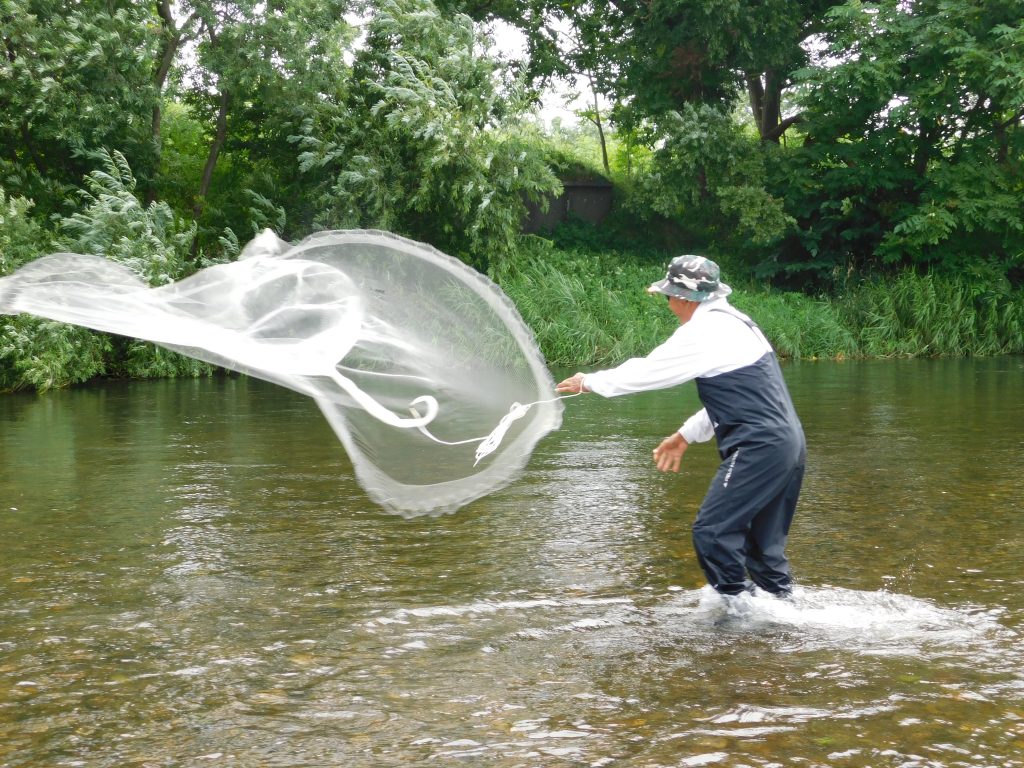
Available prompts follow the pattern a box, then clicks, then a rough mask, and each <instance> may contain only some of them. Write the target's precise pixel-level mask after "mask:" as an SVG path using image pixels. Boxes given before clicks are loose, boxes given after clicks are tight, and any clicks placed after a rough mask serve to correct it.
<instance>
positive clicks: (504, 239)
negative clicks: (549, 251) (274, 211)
mask: <svg viewBox="0 0 1024 768" xmlns="http://www.w3.org/2000/svg"><path fill="white" fill-rule="evenodd" d="M486 48H487V41H486V40H484V39H482V38H480V37H479V36H478V34H477V33H476V31H475V30H474V27H473V24H472V22H471V21H470V19H469V18H467V17H465V16H455V17H453V18H445V17H444V16H442V15H441V14H440V13H438V11H437V10H436V8H435V7H434V6H433V5H432V4H431V3H430V2H429V0H385V1H384V2H381V3H380V4H379V6H378V7H377V9H376V12H375V14H374V16H373V18H372V19H371V21H370V23H369V24H368V26H367V36H366V40H365V44H364V46H363V47H362V48H361V49H360V50H359V51H357V52H356V54H355V61H354V64H353V77H352V83H351V87H350V89H349V91H348V92H347V93H346V94H345V97H344V99H343V100H342V101H340V102H339V103H337V104H334V105H331V106H330V107H329V108H328V109H326V110H325V111H324V113H323V114H322V115H321V116H320V117H319V118H318V119H317V120H315V121H310V122H309V123H308V124H307V126H306V128H305V130H304V136H303V139H302V147H303V149H304V150H305V151H304V153H303V155H302V168H303V170H304V171H306V172H307V173H309V174H310V176H309V178H310V179H311V180H313V181H316V182H318V183H319V188H320V190H321V201H320V204H321V210H322V213H321V215H320V216H319V217H318V223H319V224H321V225H323V226H330V227H339V226H364V227H379V228H383V229H391V230H395V231H398V232H401V233H403V234H406V235H409V236H411V237H414V238H418V239H422V240H425V241H427V242H430V243H432V244H434V245H436V246H437V247H439V248H442V249H444V250H446V251H448V252H450V253H453V254H455V255H458V256H460V257H462V258H463V259H465V260H466V261H470V262H473V263H475V264H476V265H477V266H478V267H481V268H486V267H487V266H488V264H489V262H490V260H491V258H493V257H497V258H501V257H502V256H505V255H508V254H509V253H510V252H511V250H512V248H513V245H514V242H515V239H516V237H517V235H518V232H519V226H520V222H521V220H522V217H523V215H524V214H525V205H524V202H523V197H524V195H525V196H529V197H532V198H534V199H540V198H541V197H542V196H543V195H544V194H545V193H548V192H551V191H553V190H555V189H556V188H557V181H556V180H555V178H554V176H553V175H552V173H551V172H550V170H549V169H548V168H547V166H546V165H545V164H544V162H543V157H542V153H541V152H540V151H539V146H538V144H537V142H536V138H535V137H534V135H533V134H532V133H531V132H530V130H529V129H528V128H527V127H525V126H523V125H522V124H521V123H519V122H517V121H516V119H515V118H516V115H517V114H518V113H519V112H522V111H523V110H524V108H525V100H524V99H523V97H522V94H521V92H520V90H519V88H518V86H517V84H516V83H514V82H512V83H510V82H506V83H504V84H503V85H502V84H499V77H500V73H499V71H498V68H497V66H496V63H495V61H494V60H493V59H490V58H488V57H487V56H486V55H485V54H484V51H485V50H486Z"/></svg>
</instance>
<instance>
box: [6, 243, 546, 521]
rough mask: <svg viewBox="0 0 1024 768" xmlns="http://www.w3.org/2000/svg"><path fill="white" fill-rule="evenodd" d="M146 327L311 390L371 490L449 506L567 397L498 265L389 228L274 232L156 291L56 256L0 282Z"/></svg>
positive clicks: (43, 306)
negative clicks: (293, 240) (497, 275)
mask: <svg viewBox="0 0 1024 768" xmlns="http://www.w3.org/2000/svg"><path fill="white" fill-rule="evenodd" d="M19 312H27V313H31V314H34V315H39V316H41V317H46V318H50V319H53V320H59V321H63V322H67V323H73V324H76V325H82V326H86V327H89V328H94V329H96V330H100V331H107V332H110V333H115V334H120V335H123V336H129V337H132V338H138V339H145V340H147V341H152V342H155V343H157V344H159V345H161V346H164V347H167V348H169V349H173V350H176V351H178V352H182V353H184V354H186V355H189V356H191V357H195V358H198V359H200V360H205V361H208V362H211V363H214V364H216V365H219V366H223V367H225V368H229V369H232V370H235V371H239V372H242V373H245V374H249V375H251V376H255V377H258V378H261V379H266V380H268V381H272V382H275V383H277V384H280V385H282V386H285V387H288V388H290V389H293V390H296V391H298V392H301V393H303V394H305V395H308V396H310V397H312V398H313V399H314V400H315V401H316V403H317V405H319V407H320V409H321V410H322V411H323V413H324V415H325V416H326V418H327V420H328V421H329V422H330V424H331V427H332V428H333V429H334V431H335V433H337V435H338V437H339V438H340V439H341V441H342V443H343V444H344V446H345V448H346V450H347V451H348V454H349V457H350V458H351V460H352V464H353V466H354V467H355V471H356V475H357V477H358V479H359V481H360V482H361V484H362V485H363V487H364V488H365V489H366V491H367V493H368V494H369V496H370V497H371V498H372V499H374V500H375V501H376V502H378V503H379V504H381V505H382V506H384V507H385V508H387V509H389V510H392V511H395V512H399V513H401V514H403V515H406V516H413V515H418V514H424V513H430V514H440V513H443V512H450V511H453V510H455V509H457V508H458V507H460V506H462V505H464V504H466V503H468V502H469V501H472V500H473V499H476V498H479V497H480V496H483V495H484V494H487V493H490V492H492V491H494V490H496V489H497V488H500V487H502V486H504V485H506V484H507V483H508V482H510V481H511V480H512V479H513V478H514V477H515V476H516V474H517V473H518V472H519V471H520V470H521V469H522V468H523V467H524V466H525V465H526V462H527V460H528V459H529V456H530V452H531V451H532V450H533V448H534V446H535V445H536V444H537V441H538V440H540V439H541V438H542V437H543V436H544V435H545V434H547V433H548V432H550V431H551V430H553V429H557V428H558V426H559V424H560V421H561V411H562V406H561V403H560V402H559V401H558V399H557V398H555V397H554V396H553V391H554V382H553V380H552V379H551V376H550V374H549V373H548V371H547V368H546V366H545V364H544V360H543V357H542V356H541V354H540V351H539V350H538V348H537V346H536V343H535V342H534V339H533V335H532V333H531V332H530V330H529V329H528V328H527V327H526V325H525V324H524V323H523V321H522V319H521V318H520V316H519V314H518V312H517V311H516V309H515V307H514V306H513V305H512V303H511V302H510V301H509V300H508V298H507V297H506V296H505V295H504V294H503V293H502V292H501V290H500V289H499V288H498V287H497V286H496V285H494V284H493V283H492V282H491V281H490V280H488V279H487V278H486V277H484V276H482V275H480V274H479V273H478V272H476V271H474V270H473V269H471V268H470V267H468V266H466V265H465V264H463V263H462V262H459V261H457V260H455V259H453V258H451V257H449V256H446V255H445V254H443V253H441V252H439V251H437V250H435V249H433V248H431V247H430V246H427V245H423V244H421V243H416V242H413V241H410V240H406V239H404V238H400V237H397V236H395V235H391V234H388V233H385V232H376V231H361V230H354V231H336V232H323V233H320V234H317V235H313V236H311V237H309V238H307V239H306V240H303V241H302V242H301V243H298V244H297V245H294V246H291V245H289V244H288V243H285V242H284V241H282V240H279V239H277V238H276V237H275V236H274V235H273V233H271V232H270V231H269V230H268V231H266V232H264V233H263V234H262V235H260V236H259V237H257V238H256V239H255V240H253V241H252V242H251V243H250V244H249V245H248V246H246V248H245V250H244V251H243V252H242V256H241V258H240V259H239V260H238V261H237V262H234V263H231V264H225V265H219V266H214V267H210V268H207V269H204V270H202V271H200V272H198V273H196V274H195V275H192V276H191V277H189V278H186V279H184V280H181V281H179V282H177V283H172V284H169V285H165V286H161V287H159V288H149V287H148V286H147V285H146V284H145V283H144V282H143V281H142V280H140V279H139V278H138V276H136V275H135V274H134V273H133V272H132V271H130V270H129V269H127V268H126V267H124V266H121V265H119V264H116V263H114V262H112V261H109V260H107V259H104V258H101V257H97V256H83V255H80V254H70V253H58V254H53V255H50V256H44V257H42V258H40V259H37V260H36V261H33V262H31V263H29V264H27V265H25V266H24V267H22V268H21V269H19V270H18V271H17V272H15V273H14V274H13V275H10V276H8V277H6V278H2V279H0V313H4V314H16V313H19Z"/></svg>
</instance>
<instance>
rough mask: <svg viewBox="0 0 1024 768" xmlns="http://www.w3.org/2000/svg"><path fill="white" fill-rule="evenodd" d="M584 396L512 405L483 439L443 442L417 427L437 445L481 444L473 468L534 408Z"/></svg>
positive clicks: (566, 396) (575, 393)
mask: <svg viewBox="0 0 1024 768" xmlns="http://www.w3.org/2000/svg"><path fill="white" fill-rule="evenodd" d="M582 394H583V393H582V392H574V393H573V394H571V395H563V396H561V397H552V398H550V399H548V400H536V401H535V402H532V403H527V404H526V405H523V404H522V403H512V407H511V408H509V411H508V413H506V414H505V415H504V416H502V417H501V421H499V422H498V426H496V427H495V428H494V429H493V430H491V433H490V434H489V435H484V436H483V437H473V438H470V439H469V440H455V441H448V440H442V439H441V438H439V437H435V436H434V435H432V434H430V431H429V430H428V429H427V428H426V427H425V426H423V425H417V426H416V428H417V429H418V430H419V431H420V432H421V433H422V434H423V435H424V436H426V437H428V438H430V439H431V440H433V441H434V442H435V443H439V444H440V445H468V444H469V443H480V445H479V446H477V449H476V461H474V462H473V466H474V467H475V466H476V465H477V464H479V463H480V459H482V458H484V457H485V456H487V455H488V454H490V453H492V452H493V451H494V449H495V448H497V447H498V446H499V445H501V441H502V440H503V439H504V438H505V433H506V432H508V430H509V427H511V426H512V422H513V421H515V420H516V419H521V418H523V416H525V415H526V413H527V412H528V411H529V410H530V409H531V408H532V407H533V406H535V405H542V404H544V403H553V402H555V401H556V400H565V399H566V398H569V397H577V396H579V395H582ZM409 410H410V411H411V412H412V415H413V416H415V417H416V419H417V420H419V419H422V418H423V417H422V416H420V414H419V411H417V410H416V409H415V408H410V409H409ZM410 426H411V425H410Z"/></svg>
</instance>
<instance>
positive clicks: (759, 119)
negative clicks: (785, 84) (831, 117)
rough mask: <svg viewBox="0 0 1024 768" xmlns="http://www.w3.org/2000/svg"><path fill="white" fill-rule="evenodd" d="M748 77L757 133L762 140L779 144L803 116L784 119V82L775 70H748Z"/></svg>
mask: <svg viewBox="0 0 1024 768" xmlns="http://www.w3.org/2000/svg"><path fill="white" fill-rule="evenodd" d="M762 77H763V79H762ZM746 79H747V95H748V97H749V99H750V111H751V112H752V113H753V115H754V124H755V125H756V126H757V134H758V136H760V137H761V141H770V142H772V143H773V144H778V143H779V141H780V140H781V139H782V134H783V133H785V132H786V129H787V128H788V127H789V126H791V125H793V124H794V123H797V122H800V120H801V119H802V118H799V117H797V118H788V119H787V120H785V121H784V120H782V83H781V80H780V79H779V77H778V75H777V74H776V72H775V71H774V70H771V69H769V70H767V71H766V72H763V73H761V72H748V73H747V75H746Z"/></svg>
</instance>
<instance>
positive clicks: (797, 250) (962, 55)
mask: <svg viewBox="0 0 1024 768" xmlns="http://www.w3.org/2000/svg"><path fill="white" fill-rule="evenodd" d="M827 41H828V43H829V52H830V58H826V59H824V60H823V61H822V62H821V63H820V64H819V65H818V66H816V67H814V68H811V69H808V70H806V71H805V72H804V73H803V74H802V83H803V86H804V88H805V94H806V95H805V96H804V99H803V102H804V105H805V108H806V114H807V122H806V124H805V126H804V130H805V131H806V134H807V143H806V147H805V148H804V149H803V150H802V151H801V152H800V153H798V154H797V155H796V156H795V157H794V163H793V165H792V167H791V175H790V176H789V177H788V178H787V179H786V180H785V184H786V185H787V187H788V189H789V192H788V194H787V200H788V202H789V206H790V212H791V213H792V214H793V215H794V216H796V217H797V218H798V219H799V220H800V222H801V234H800V236H799V238H796V239H794V240H793V241H791V242H790V243H789V246H788V252H787V253H786V258H787V260H788V261H789V262H790V266H791V267H798V266H799V267H811V268H814V269H817V270H818V271H823V270H841V271H842V272H844V273H845V272H847V271H850V270H853V271H865V270H866V271H874V270H878V269H884V268H885V267H886V265H919V266H941V267H944V268H947V269H951V270H956V271H958V272H962V271H963V270H964V269H974V270H978V269H984V270H986V271H988V272H989V273H990V274H991V268H992V267H995V268H996V269H997V270H998V271H999V272H1000V273H1002V274H1007V273H1008V272H1009V271H1011V270H1013V269H1014V268H1015V267H1016V268H1019V267H1020V266H1021V265H1024V258H1022V253H1024V248H1022V247H1021V242H1022V235H1024V23H1022V16H1021V13H1020V4H1019V2H1018V0H916V1H915V2H912V3H908V2H902V1H901V0H884V1H883V2H878V3H872V4H869V3H864V2H860V0H851V2H848V3H847V4H846V5H844V6H842V7H841V8H837V9H835V10H834V11H833V12H832V13H831V14H830V25H829V28H828V33H827Z"/></svg>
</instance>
